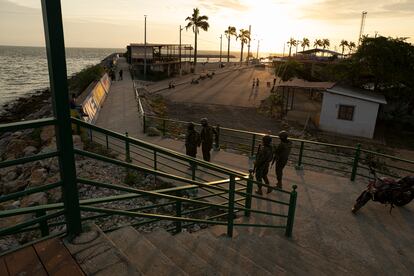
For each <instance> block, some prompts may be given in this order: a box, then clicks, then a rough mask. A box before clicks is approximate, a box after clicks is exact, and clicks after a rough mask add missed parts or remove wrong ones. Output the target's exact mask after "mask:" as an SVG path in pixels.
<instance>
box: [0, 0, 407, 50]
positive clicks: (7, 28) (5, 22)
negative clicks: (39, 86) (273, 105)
mask: <svg viewBox="0 0 414 276" xmlns="http://www.w3.org/2000/svg"><path fill="white" fill-rule="evenodd" d="M259 3H260V4H259ZM195 7H198V8H199V9H200V12H201V14H203V15H207V16H209V23H210V29H209V31H208V32H201V35H200V37H199V48H200V49H204V50H218V49H219V45H220V40H219V37H220V35H221V34H223V32H224V30H225V29H226V28H227V26H228V25H232V26H235V27H236V28H237V30H239V29H241V28H244V29H248V27H249V25H252V38H253V39H254V40H253V41H252V47H253V49H256V45H257V40H259V39H260V45H261V46H260V50H261V51H264V52H273V53H275V52H278V53H280V52H282V51H283V45H284V44H285V43H286V41H287V40H288V39H289V38H290V37H294V38H295V39H302V38H303V37H307V38H309V39H310V40H311V41H313V40H314V39H315V38H329V39H330V40H331V49H335V45H338V44H339V41H340V40H341V39H346V40H351V41H355V42H356V40H357V37H358V33H359V25H360V21H361V12H362V11H364V10H366V11H368V15H367V19H366V27H365V34H368V35H371V36H374V34H375V33H376V32H378V33H379V34H380V35H383V36H393V37H396V36H398V37H411V38H410V39H409V41H410V42H414V0H399V1H396V0H363V1H361V0H341V1H338V0H192V1H186V0H175V1H171V0H157V1H148V0H145V1H144V0H116V1H114V0H113V1H109V0H62V10H63V17H64V28H65V42H66V45H67V46H68V47H98V48H124V47H125V46H126V45H127V44H128V43H130V42H143V39H144V35H143V33H144V24H143V20H144V14H146V15H148V21H147V24H148V27H147V31H148V35H147V41H148V42H153V43H178V28H179V25H180V24H181V25H185V18H186V17H187V16H189V15H190V14H191V13H192V9H193V8H195ZM182 35H183V43H191V44H193V43H194V42H193V34H192V33H191V31H190V30H189V31H188V32H186V31H183V32H182ZM223 37H224V35H223ZM0 45H23V46H43V45H44V37H43V26H42V18H41V10H40V0H0ZM226 47H227V42H226V41H225V40H224V39H223V49H226ZM239 48H240V45H239V42H238V41H237V42H236V41H234V40H233V41H232V49H233V50H237V49H239Z"/></svg>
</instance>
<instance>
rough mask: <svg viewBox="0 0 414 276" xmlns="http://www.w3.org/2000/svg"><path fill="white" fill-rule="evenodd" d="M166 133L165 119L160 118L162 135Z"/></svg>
mask: <svg viewBox="0 0 414 276" xmlns="http://www.w3.org/2000/svg"><path fill="white" fill-rule="evenodd" d="M166 133H167V129H166V121H165V119H163V120H162V136H165V134H166Z"/></svg>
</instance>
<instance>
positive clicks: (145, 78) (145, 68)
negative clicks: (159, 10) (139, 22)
mask: <svg viewBox="0 0 414 276" xmlns="http://www.w3.org/2000/svg"><path fill="white" fill-rule="evenodd" d="M144 17H145V23H144V80H147V16H146V15H144Z"/></svg>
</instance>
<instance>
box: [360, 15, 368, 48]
mask: <svg viewBox="0 0 414 276" xmlns="http://www.w3.org/2000/svg"><path fill="white" fill-rule="evenodd" d="M367 13H368V12H366V11H363V12H362V17H361V27H360V28H359V37H358V46H359V44H361V40H362V36H363V35H364V27H365V18H366V17H367Z"/></svg>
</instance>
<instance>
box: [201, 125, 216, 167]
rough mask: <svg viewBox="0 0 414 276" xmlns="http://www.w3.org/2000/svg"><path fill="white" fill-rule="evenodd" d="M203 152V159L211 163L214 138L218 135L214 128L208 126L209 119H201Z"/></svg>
mask: <svg viewBox="0 0 414 276" xmlns="http://www.w3.org/2000/svg"><path fill="white" fill-rule="evenodd" d="M200 122H201V126H202V127H203V128H202V129H201V133H200V137H201V151H202V152H203V159H204V160H205V161H208V162H210V159H211V155H210V151H211V149H212V148H213V136H214V135H217V134H216V131H215V130H214V128H212V127H211V126H209V125H208V120H207V118H203V119H201V121H200Z"/></svg>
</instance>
